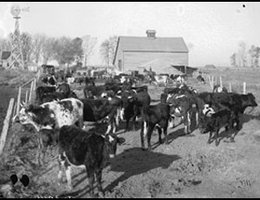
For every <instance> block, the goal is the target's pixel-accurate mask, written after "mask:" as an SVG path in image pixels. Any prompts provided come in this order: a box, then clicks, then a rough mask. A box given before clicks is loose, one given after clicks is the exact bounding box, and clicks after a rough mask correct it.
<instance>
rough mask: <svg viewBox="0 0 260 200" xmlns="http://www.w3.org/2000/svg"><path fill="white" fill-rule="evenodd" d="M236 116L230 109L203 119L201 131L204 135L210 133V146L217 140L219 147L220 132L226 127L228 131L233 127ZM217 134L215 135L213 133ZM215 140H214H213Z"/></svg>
mask: <svg viewBox="0 0 260 200" xmlns="http://www.w3.org/2000/svg"><path fill="white" fill-rule="evenodd" d="M233 122H234V114H233V112H232V111H230V110H228V109H223V110H220V111H218V112H216V113H212V114H211V115H210V116H205V117H204V118H202V119H201V123H200V129H201V132H202V133H207V132H209V139H208V144H210V143H211V142H212V141H213V140H214V139H215V144H216V146H218V145H219V142H220V139H219V137H218V136H219V135H218V134H219V130H220V129H221V128H222V127H225V129H226V131H228V130H229V129H231V128H232V127H233ZM214 132H215V134H214V135H213V133H214ZM212 139H213V140H212Z"/></svg>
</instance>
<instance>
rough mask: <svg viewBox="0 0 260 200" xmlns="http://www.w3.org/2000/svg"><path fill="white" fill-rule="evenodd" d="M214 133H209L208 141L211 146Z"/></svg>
mask: <svg viewBox="0 0 260 200" xmlns="http://www.w3.org/2000/svg"><path fill="white" fill-rule="evenodd" d="M212 133H213V131H210V132H209V139H208V144H210V143H211V138H212Z"/></svg>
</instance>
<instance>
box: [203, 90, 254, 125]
mask: <svg viewBox="0 0 260 200" xmlns="http://www.w3.org/2000/svg"><path fill="white" fill-rule="evenodd" d="M198 97H199V98H200V99H201V100H202V101H203V102H204V103H205V104H209V105H210V107H213V109H214V110H215V111H219V110H221V109H230V110H232V111H233V112H234V115H235V123H236V128H237V130H240V129H241V128H242V126H241V122H240V116H241V115H242V114H243V113H244V111H245V109H246V108H247V107H253V108H254V107H256V106H257V105H258V104H257V103H256V101H255V96H254V95H253V94H252V93H248V94H237V93H209V92H204V93H200V94H198Z"/></svg>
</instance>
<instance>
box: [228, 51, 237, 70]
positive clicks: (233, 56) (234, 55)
mask: <svg viewBox="0 0 260 200" xmlns="http://www.w3.org/2000/svg"><path fill="white" fill-rule="evenodd" d="M236 57H237V54H236V53H233V54H232V56H231V57H230V61H231V66H233V67H236V66H237V63H236Z"/></svg>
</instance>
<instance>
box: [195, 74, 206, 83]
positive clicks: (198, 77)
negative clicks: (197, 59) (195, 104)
mask: <svg viewBox="0 0 260 200" xmlns="http://www.w3.org/2000/svg"><path fill="white" fill-rule="evenodd" d="M197 80H198V81H199V82H200V83H204V84H206V81H205V79H204V78H203V77H202V75H201V74H199V75H198V76H197Z"/></svg>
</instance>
